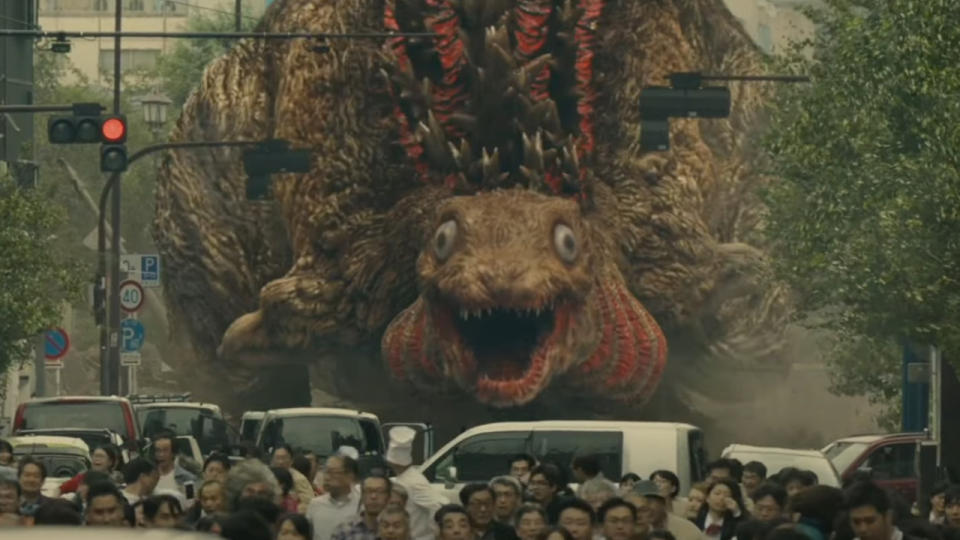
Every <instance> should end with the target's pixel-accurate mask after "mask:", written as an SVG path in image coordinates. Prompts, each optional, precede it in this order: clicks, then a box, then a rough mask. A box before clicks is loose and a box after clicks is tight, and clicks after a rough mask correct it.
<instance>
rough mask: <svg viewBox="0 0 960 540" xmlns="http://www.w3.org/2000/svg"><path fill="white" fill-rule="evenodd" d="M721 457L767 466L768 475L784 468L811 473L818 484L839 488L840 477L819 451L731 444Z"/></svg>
mask: <svg viewBox="0 0 960 540" xmlns="http://www.w3.org/2000/svg"><path fill="white" fill-rule="evenodd" d="M722 456H723V457H725V458H733V459H738V460H740V462H741V463H748V462H750V461H759V462H760V463H763V464H764V465H766V466H767V473H768V474H771V475H773V474H776V473H777V472H779V471H780V470H781V469H784V468H786V467H796V468H798V469H804V470H808V471H812V472H813V473H814V474H816V475H817V480H818V482H819V483H820V484H822V485H825V486H831V487H840V475H839V474H837V470H836V469H835V468H834V467H833V464H832V463H830V460H829V459H827V456H825V455H824V454H823V452H821V451H820V450H795V449H792V448H774V447H770V446H748V445H745V444H732V445H730V446H728V447H726V448H724V450H723V454H722Z"/></svg>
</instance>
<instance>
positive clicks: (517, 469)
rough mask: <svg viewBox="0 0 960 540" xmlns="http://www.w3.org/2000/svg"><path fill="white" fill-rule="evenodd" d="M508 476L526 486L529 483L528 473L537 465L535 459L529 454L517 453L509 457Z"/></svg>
mask: <svg viewBox="0 0 960 540" xmlns="http://www.w3.org/2000/svg"><path fill="white" fill-rule="evenodd" d="M509 465H510V476H512V477H514V478H516V479H517V480H519V481H520V483H521V484H523V485H524V486H526V485H527V484H529V483H530V473H531V472H532V471H533V468H534V467H536V466H537V460H536V459H534V457H533V456H531V455H530V454H517V455H515V456H513V457H512V458H510V463H509Z"/></svg>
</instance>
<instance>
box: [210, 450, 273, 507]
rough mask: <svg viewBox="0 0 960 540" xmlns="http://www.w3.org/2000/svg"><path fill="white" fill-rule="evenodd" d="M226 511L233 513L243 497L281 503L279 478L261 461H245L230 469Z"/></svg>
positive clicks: (225, 486)
mask: <svg viewBox="0 0 960 540" xmlns="http://www.w3.org/2000/svg"><path fill="white" fill-rule="evenodd" d="M224 492H225V493H226V505H225V506H226V510H227V511H228V512H229V511H233V510H235V509H236V508H237V504H238V503H239V502H240V499H241V498H243V497H260V498H263V499H266V500H268V501H270V502H272V503H274V504H276V503H278V502H279V501H280V484H278V483H277V477H275V476H274V475H273V472H271V471H270V467H267V466H266V465H265V464H264V463H263V462H262V461H260V460H259V459H254V458H250V459H245V460H243V461H241V462H240V463H238V464H236V465H234V466H233V467H230V472H229V473H227V481H226V483H225V484H224Z"/></svg>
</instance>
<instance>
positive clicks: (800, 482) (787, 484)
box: [777, 467, 819, 497]
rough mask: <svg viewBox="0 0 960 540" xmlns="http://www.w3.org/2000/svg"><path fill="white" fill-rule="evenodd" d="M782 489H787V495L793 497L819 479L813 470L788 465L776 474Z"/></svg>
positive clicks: (815, 483) (813, 484)
mask: <svg viewBox="0 0 960 540" xmlns="http://www.w3.org/2000/svg"><path fill="white" fill-rule="evenodd" d="M777 476H778V477H779V479H780V484H781V485H782V486H783V489H785V490H787V497H793V496H794V495H796V494H797V493H799V492H800V491H802V490H804V489H807V488H809V487H813V486H815V485H817V482H818V481H819V479H818V478H817V475H816V473H814V472H813V471H805V470H801V469H797V468H794V467H788V468H787V469H784V470H782V471H780V473H779V474H778V475H777Z"/></svg>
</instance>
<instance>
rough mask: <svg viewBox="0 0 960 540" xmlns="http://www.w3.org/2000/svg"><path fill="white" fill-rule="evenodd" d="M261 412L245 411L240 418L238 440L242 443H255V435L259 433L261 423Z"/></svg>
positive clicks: (263, 413) (262, 413)
mask: <svg viewBox="0 0 960 540" xmlns="http://www.w3.org/2000/svg"><path fill="white" fill-rule="evenodd" d="M265 414H266V413H265V412H263V411H247V412H245V413H243V416H242V417H241V418H240V440H241V441H244V442H256V440H257V433H258V432H259V431H260V424H261V423H262V422H263V416H264V415H265Z"/></svg>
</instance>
